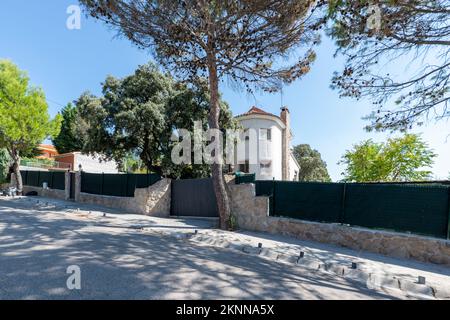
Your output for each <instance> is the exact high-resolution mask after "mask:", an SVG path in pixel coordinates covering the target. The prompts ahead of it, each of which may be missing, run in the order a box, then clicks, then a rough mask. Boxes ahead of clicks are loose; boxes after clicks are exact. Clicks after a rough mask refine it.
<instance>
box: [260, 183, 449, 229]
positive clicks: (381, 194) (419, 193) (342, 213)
mask: <svg viewBox="0 0 450 320" xmlns="http://www.w3.org/2000/svg"><path fill="white" fill-rule="evenodd" d="M255 186H256V195H257V196H270V198H269V199H270V214H271V215H273V216H284V217H291V218H297V219H302V220H309V221H321V222H335V223H344V224H349V225H353V226H361V227H368V228H377V229H387V230H394V231H401V232H411V233H415V234H421V235H429V236H434V237H439V238H448V237H449V232H450V230H449V229H450V186H449V185H445V184H358V183H349V184H344V183H307V182H289V181H256V182H255Z"/></svg>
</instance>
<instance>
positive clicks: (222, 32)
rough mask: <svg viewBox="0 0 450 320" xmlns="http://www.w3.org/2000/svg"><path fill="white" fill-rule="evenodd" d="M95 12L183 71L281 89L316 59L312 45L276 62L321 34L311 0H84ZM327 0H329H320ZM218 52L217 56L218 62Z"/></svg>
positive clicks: (132, 39)
mask: <svg viewBox="0 0 450 320" xmlns="http://www.w3.org/2000/svg"><path fill="white" fill-rule="evenodd" d="M80 2H81V3H82V4H83V5H84V7H85V8H86V9H87V11H88V12H89V14H90V15H91V16H93V17H95V18H97V19H100V20H103V21H105V22H107V23H108V24H109V25H112V26H115V27H118V28H119V29H118V30H119V32H120V34H122V35H124V36H125V37H127V38H128V39H130V40H131V41H132V42H133V43H135V44H136V45H138V46H139V47H141V48H144V49H147V48H151V49H152V50H153V53H154V55H155V57H157V58H158V60H159V62H160V63H161V64H162V65H164V66H166V67H168V68H169V69H170V70H173V71H174V72H175V73H176V74H178V75H180V76H182V77H183V78H186V77H189V78H192V77H205V76H208V68H209V67H210V66H211V62H213V63H214V65H215V68H216V71H217V75H218V77H219V78H222V76H228V77H229V79H231V80H236V81H237V82H243V83H245V84H246V86H247V87H248V88H250V87H251V85H255V86H258V87H263V88H264V89H266V90H269V91H273V90H275V91H276V90H278V89H279V85H280V81H281V82H286V83H291V82H292V81H293V80H295V79H297V78H298V77H300V76H302V75H304V74H305V73H306V72H307V71H308V70H309V67H310V63H311V62H312V61H313V60H314V58H315V55H314V53H313V51H312V50H307V51H306V53H305V55H304V56H301V57H300V58H299V59H298V60H297V62H295V63H293V64H292V65H290V66H288V67H282V66H281V65H280V64H276V63H275V62H276V59H277V58H279V57H283V56H284V57H287V55H288V54H289V53H292V52H293V49H295V48H298V47H302V46H305V45H309V44H311V43H313V42H314V41H318V38H317V37H316V34H315V33H314V32H313V30H315V29H317V28H318V27H319V24H317V21H316V20H315V19H314V16H313V15H312V12H311V9H312V7H313V5H314V3H315V2H316V1H312V0H302V1H299V0H287V1H272V0H251V1H248V0H246V1H240V0H223V1H206V0H201V1H190V0H177V1H174V0H158V1H153V0H144V1H135V0H81V1H80ZM319 2H322V1H319ZM211 59H212V60H213V61H211Z"/></svg>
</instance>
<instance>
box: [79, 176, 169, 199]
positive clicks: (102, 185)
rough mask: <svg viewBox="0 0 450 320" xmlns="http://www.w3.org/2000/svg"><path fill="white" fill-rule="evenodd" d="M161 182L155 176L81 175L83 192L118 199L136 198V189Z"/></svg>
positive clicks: (159, 178) (158, 177)
mask: <svg viewBox="0 0 450 320" xmlns="http://www.w3.org/2000/svg"><path fill="white" fill-rule="evenodd" d="M159 180H161V177H160V176H158V175H155V174H95V173H86V172H83V173H82V174H81V192H85V193H90V194H99V195H105V196H116V197H134V191H135V189H136V188H147V187H149V186H151V185H153V184H155V183H156V182H158V181H159Z"/></svg>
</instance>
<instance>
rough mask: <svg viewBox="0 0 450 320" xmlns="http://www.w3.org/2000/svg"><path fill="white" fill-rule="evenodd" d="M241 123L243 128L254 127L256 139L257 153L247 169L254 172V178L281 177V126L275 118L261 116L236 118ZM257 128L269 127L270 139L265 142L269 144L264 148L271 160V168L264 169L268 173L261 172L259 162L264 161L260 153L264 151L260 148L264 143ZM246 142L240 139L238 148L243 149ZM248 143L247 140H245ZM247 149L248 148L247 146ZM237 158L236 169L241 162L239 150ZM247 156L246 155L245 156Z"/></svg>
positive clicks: (262, 153) (270, 178) (279, 178)
mask: <svg viewBox="0 0 450 320" xmlns="http://www.w3.org/2000/svg"><path fill="white" fill-rule="evenodd" d="M238 120H239V122H240V123H241V125H242V127H243V128H244V129H254V130H255V132H256V141H257V151H256V152H257V154H256V157H255V159H256V163H250V165H249V171H250V173H255V174H256V179H258V180H272V179H273V178H275V179H276V180H281V179H282V172H281V166H282V158H281V157H282V131H283V128H282V126H281V125H280V123H279V122H278V121H276V120H271V119H261V118H252V119H238ZM259 129H271V134H272V139H271V141H270V142H269V141H268V142H267V143H270V146H268V148H267V149H266V150H268V152H269V153H270V158H271V159H272V160H271V168H270V169H265V170H268V171H270V172H268V174H264V173H263V172H261V167H260V163H261V162H264V159H262V158H264V157H261V155H264V152H262V150H260V149H262V148H263V147H264V144H265V143H266V142H265V141H264V140H260V132H259ZM245 143H246V142H245V141H241V142H240V146H238V150H239V148H241V150H242V149H244V145H243V144H245ZM247 143H248V142H247ZM247 149H248V148H247ZM244 150H245V149H244ZM237 154H238V155H237V158H238V159H237V160H238V164H237V166H236V170H238V166H239V163H242V160H243V159H242V155H239V151H238V152H237ZM247 158H248V156H247Z"/></svg>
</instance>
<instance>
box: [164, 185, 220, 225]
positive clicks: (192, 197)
mask: <svg viewBox="0 0 450 320" xmlns="http://www.w3.org/2000/svg"><path fill="white" fill-rule="evenodd" d="M170 211H171V215H173V216H197V217H218V216H219V214H218V211H217V201H216V196H215V194H214V188H213V182H212V179H186V180H174V181H172V203H171V209H170Z"/></svg>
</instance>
